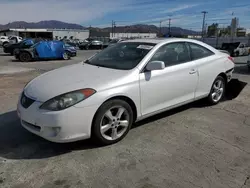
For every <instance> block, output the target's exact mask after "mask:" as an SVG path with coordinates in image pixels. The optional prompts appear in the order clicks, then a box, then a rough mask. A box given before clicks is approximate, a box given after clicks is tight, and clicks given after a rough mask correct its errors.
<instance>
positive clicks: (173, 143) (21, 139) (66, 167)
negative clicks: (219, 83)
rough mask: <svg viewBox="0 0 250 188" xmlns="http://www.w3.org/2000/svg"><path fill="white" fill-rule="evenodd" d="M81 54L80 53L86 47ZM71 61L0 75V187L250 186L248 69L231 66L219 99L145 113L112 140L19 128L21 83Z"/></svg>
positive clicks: (154, 187)
mask: <svg viewBox="0 0 250 188" xmlns="http://www.w3.org/2000/svg"><path fill="white" fill-rule="evenodd" d="M81 53H84V57H86V56H87V55H86V54H87V53H88V51H84V52H81ZM3 57H5V58H6V56H3ZM79 58H80V57H79ZM6 59H7V58H6ZM1 62H3V60H1V57H0V63H1ZM76 62H77V61H75V60H71V61H70V62H69V61H65V62H54V61H53V62H51V63H49V62H42V63H41V64H43V63H45V65H44V66H42V65H39V66H40V67H39V68H38V70H37V71H30V72H26V73H19V74H12V75H0V101H1V103H0V187H1V188H57V187H58V188H78V187H79V188H82V187H91V188H100V187H110V188H125V187H126V188H127V187H129V188H131V187H135V188H156V187H162V188H166V187H167V188H196V187H197V188H248V187H250V180H249V178H250V136H249V132H250V86H249V84H250V73H248V72H247V70H246V67H245V66H237V67H236V70H235V74H234V79H233V81H232V83H231V85H230V86H229V88H228V93H227V96H226V99H225V101H223V102H222V103H220V104H218V105H216V106H206V105H205V103H204V102H203V101H199V102H196V103H193V104H190V105H186V106H184V107H181V108H178V109H175V110H171V111H169V112H165V113H162V114H159V115H157V116H154V117H151V118H149V119H146V120H144V121H142V122H139V123H137V124H135V125H134V126H133V129H132V130H131V131H130V132H129V134H128V135H127V137H126V138H125V139H123V140H122V141H121V142H119V143H117V144H115V145H112V146H107V147H96V146H95V145H94V143H92V142H91V141H89V140H87V141H80V142H75V143H69V144H54V143H51V142H48V141H46V140H43V139H42V138H39V137H37V136H35V135H33V134H31V133H29V132H27V131H26V130H24V129H23V128H22V127H21V126H20V123H19V120H18V118H17V115H16V103H17V97H18V95H19V93H20V92H21V90H22V88H23V87H24V85H25V84H26V83H27V82H28V81H29V80H31V79H32V78H34V77H36V76H37V75H39V74H41V73H43V72H45V71H47V70H51V69H53V68H57V67H60V66H64V65H67V64H71V63H76ZM14 63H16V62H11V61H8V62H3V63H2V64H4V65H5V66H6V64H7V65H8V64H14ZM51 64H53V65H51ZM35 65H38V64H35ZM54 65H55V66H54ZM14 66H15V65H14ZM18 66H19V65H18ZM22 66H28V67H30V66H34V63H30V64H25V65H22Z"/></svg>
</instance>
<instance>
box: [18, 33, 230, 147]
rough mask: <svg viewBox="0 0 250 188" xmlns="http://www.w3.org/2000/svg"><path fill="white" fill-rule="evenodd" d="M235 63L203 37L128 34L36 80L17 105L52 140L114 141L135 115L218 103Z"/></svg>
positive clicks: (25, 121)
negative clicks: (197, 103)
mask: <svg viewBox="0 0 250 188" xmlns="http://www.w3.org/2000/svg"><path fill="white" fill-rule="evenodd" d="M233 70H234V63H233V61H232V58H231V57H230V56H229V55H228V54H226V53H222V52H220V51H218V50H216V49H215V48H213V47H211V46H209V45H207V44H205V43H203V42H199V41H197V40H191V39H178V38H169V39H138V40H131V41H124V42H121V43H117V44H116V45H115V46H111V47H108V48H105V49H104V50H102V51H101V52H99V53H97V54H96V55H95V56H92V57H91V58H89V59H88V60H86V61H85V62H84V63H78V64H75V65H72V66H68V67H63V68H60V69H56V70H53V71H50V72H47V73H45V74H42V75H40V76H39V77H37V78H35V79H34V80H32V81H30V82H29V83H28V84H27V85H26V86H25V87H24V89H23V91H22V93H21V94H20V97H19V100H18V105H17V113H18V116H19V117H20V119H21V124H22V126H23V127H24V128H25V129H27V130H28V131H30V132H32V133H34V134H36V135H39V136H41V137H43V138H45V139H47V140H50V141H52V142H72V141H77V140H83V139H87V138H90V137H92V138H94V139H96V141H97V142H96V143H100V144H104V145H107V144H113V143H116V142H118V141H120V140H121V139H123V138H124V137H125V136H126V135H127V133H128V132H129V130H130V128H131V125H132V124H133V123H134V122H136V121H139V120H142V119H144V118H147V117H150V116H152V115H155V114H158V113H160V112H163V111H166V110H169V109H172V108H175V107H177V106H181V105H184V104H187V103H190V102H193V101H196V100H199V99H202V98H207V100H208V101H209V102H210V104H213V105H214V104H217V103H219V102H220V101H221V100H222V98H223V96H224V94H225V88H226V85H227V83H228V82H229V81H230V80H231V78H232V72H233Z"/></svg>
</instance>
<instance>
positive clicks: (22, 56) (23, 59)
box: [19, 52, 32, 62]
mask: <svg viewBox="0 0 250 188" xmlns="http://www.w3.org/2000/svg"><path fill="white" fill-rule="evenodd" d="M19 59H20V61H21V62H29V61H31V60H32V57H31V55H30V54H29V53H28V52H22V53H20V54H19Z"/></svg>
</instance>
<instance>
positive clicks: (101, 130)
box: [92, 99, 133, 145]
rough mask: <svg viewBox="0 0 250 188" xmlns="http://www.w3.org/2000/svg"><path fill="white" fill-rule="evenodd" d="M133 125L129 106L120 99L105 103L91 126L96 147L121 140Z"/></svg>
mask: <svg viewBox="0 0 250 188" xmlns="http://www.w3.org/2000/svg"><path fill="white" fill-rule="evenodd" d="M132 123H133V111H132V108H131V106H130V105H129V104H128V103H127V102H125V101H123V100H120V99H115V100H110V101H107V102H105V103H104V104H103V105H102V106H101V107H100V108H99V109H98V111H97V113H96V115H95V117H94V119H93V124H92V138H93V139H94V140H95V141H96V143H97V144H98V145H110V144H114V143H116V142H119V141H120V140H122V139H123V138H124V137H125V136H126V135H127V134H128V132H129V130H130V127H131V125H132Z"/></svg>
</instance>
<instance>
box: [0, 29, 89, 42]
mask: <svg viewBox="0 0 250 188" xmlns="http://www.w3.org/2000/svg"><path fill="white" fill-rule="evenodd" d="M0 35H5V36H11V35H16V36H20V37H22V38H45V39H56V40H60V39H63V38H67V39H80V40H84V39H86V38H89V30H80V29H79V30H77V29H6V30H0Z"/></svg>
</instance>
